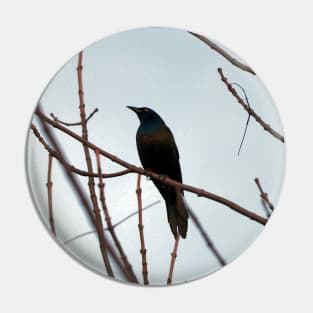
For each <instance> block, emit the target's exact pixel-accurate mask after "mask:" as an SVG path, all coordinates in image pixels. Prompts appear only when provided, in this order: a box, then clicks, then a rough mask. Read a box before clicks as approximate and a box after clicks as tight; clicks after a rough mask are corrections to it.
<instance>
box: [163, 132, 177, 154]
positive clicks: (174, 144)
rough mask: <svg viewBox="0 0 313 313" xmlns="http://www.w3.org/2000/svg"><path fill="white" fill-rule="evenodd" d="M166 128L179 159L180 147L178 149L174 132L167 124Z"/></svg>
mask: <svg viewBox="0 0 313 313" xmlns="http://www.w3.org/2000/svg"><path fill="white" fill-rule="evenodd" d="M165 128H166V130H167V132H168V135H169V142H170V144H171V146H172V147H173V149H174V151H175V154H176V158H177V160H179V152H178V149H177V145H176V142H175V139H174V136H173V133H172V131H171V130H170V129H169V128H168V127H167V126H165Z"/></svg>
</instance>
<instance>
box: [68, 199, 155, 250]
mask: <svg viewBox="0 0 313 313" xmlns="http://www.w3.org/2000/svg"><path fill="white" fill-rule="evenodd" d="M160 202H161V201H160V200H158V201H155V202H152V203H151V204H148V205H147V206H145V207H144V208H142V211H145V210H147V209H150V208H151V207H153V206H155V205H156V204H159V203H160ZM137 214H138V210H136V211H134V212H133V213H130V214H129V215H127V216H125V217H124V218H122V219H121V220H119V221H118V222H116V223H115V224H113V225H112V228H115V227H117V226H119V225H121V224H122V223H124V222H126V221H127V220H128V219H130V218H132V217H133V216H135V215H137ZM104 230H109V228H108V227H107V228H104ZM95 232H96V231H95V230H90V231H87V232H85V233H82V234H79V235H77V236H75V237H72V238H70V239H68V240H66V241H64V244H65V245H67V244H69V243H70V242H72V241H73V240H76V239H79V238H81V237H84V236H87V235H90V234H93V233H95Z"/></svg>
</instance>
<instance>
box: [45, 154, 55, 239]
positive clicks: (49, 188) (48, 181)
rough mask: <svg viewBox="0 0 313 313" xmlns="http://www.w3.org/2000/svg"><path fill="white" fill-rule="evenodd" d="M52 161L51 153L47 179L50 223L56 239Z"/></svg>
mask: <svg viewBox="0 0 313 313" xmlns="http://www.w3.org/2000/svg"><path fill="white" fill-rule="evenodd" d="M52 160H53V156H52V154H50V153H49V161H48V177H47V190H48V207H49V222H50V229H51V232H52V234H53V235H54V237H56V232H55V225H54V217H53V204H52V185H53V183H52V180H51V173H52Z"/></svg>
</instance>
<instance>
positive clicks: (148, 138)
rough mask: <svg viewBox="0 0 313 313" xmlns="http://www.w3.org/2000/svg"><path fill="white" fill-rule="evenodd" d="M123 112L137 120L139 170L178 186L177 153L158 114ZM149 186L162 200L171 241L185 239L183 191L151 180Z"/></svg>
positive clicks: (140, 109)
mask: <svg viewBox="0 0 313 313" xmlns="http://www.w3.org/2000/svg"><path fill="white" fill-rule="evenodd" d="M127 108H128V109H130V110H132V111H133V112H135V113H136V115H137V117H138V118H139V122H140V125H139V127H138V130H137V133H136V144H137V151H138V155H139V159H140V162H141V164H142V166H143V168H144V169H145V170H150V171H153V172H155V173H157V174H160V175H164V176H166V177H169V178H171V179H173V180H175V181H177V182H180V183H182V173H181V167H180V162H179V152H178V149H177V146H176V142H175V139H174V136H173V134H172V132H171V130H170V128H169V127H168V126H167V125H166V124H165V122H164V121H163V119H162V118H161V117H160V115H159V114H158V113H156V112H155V111H154V110H152V109H150V108H148V107H133V106H127ZM152 182H153V183H154V185H155V186H156V188H157V189H158V190H159V192H160V194H161V196H162V198H163V199H164V200H165V205H166V211H167V220H168V223H169V226H170V229H171V232H172V234H173V236H174V239H175V240H176V239H177V236H178V235H180V236H181V237H182V238H186V236H187V229H188V207H187V203H186V201H185V200H184V198H183V196H184V191H183V190H177V189H176V188H175V187H172V186H169V185H166V184H164V183H162V182H160V181H158V180H156V179H153V178H152Z"/></svg>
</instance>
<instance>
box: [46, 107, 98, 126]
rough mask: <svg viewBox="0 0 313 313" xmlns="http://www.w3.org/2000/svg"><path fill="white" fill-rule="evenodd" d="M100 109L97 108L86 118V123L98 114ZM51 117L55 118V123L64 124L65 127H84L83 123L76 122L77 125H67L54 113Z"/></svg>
mask: <svg viewBox="0 0 313 313" xmlns="http://www.w3.org/2000/svg"><path fill="white" fill-rule="evenodd" d="M98 111H99V110H98V108H95V109H94V110H93V111H92V112H91V113H90V114H89V116H88V117H87V118H86V123H87V122H88V121H89V120H90V119H91V118H92V117H93V116H94V115H95V114H96V113H97V112H98ZM50 115H51V117H52V118H53V120H54V121H55V122H58V123H60V124H63V125H65V126H80V125H82V122H76V123H67V122H64V121H61V120H59V119H58V118H57V117H56V116H55V115H54V114H53V113H50Z"/></svg>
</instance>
